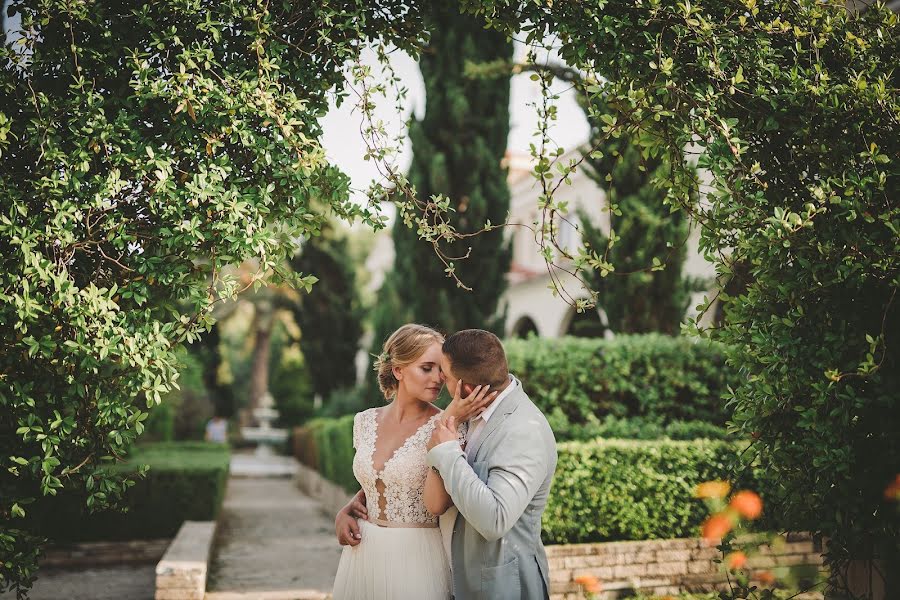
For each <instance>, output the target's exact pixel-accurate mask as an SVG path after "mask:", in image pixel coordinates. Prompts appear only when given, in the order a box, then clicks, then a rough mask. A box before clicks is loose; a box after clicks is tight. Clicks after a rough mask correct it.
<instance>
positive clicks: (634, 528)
mask: <svg viewBox="0 0 900 600" xmlns="http://www.w3.org/2000/svg"><path fill="white" fill-rule="evenodd" d="M558 449H559V463H558V465H557V468H556V477H555V479H554V482H553V488H552V490H551V493H550V499H549V502H548V504H547V511H546V512H545V513H544V521H543V525H544V532H543V539H544V541H545V542H547V543H551V544H564V543H578V542H602V541H613V540H646V539H656V538H676V537H693V536H696V535H697V534H698V529H699V526H700V524H701V523H702V521H703V519H704V518H705V517H706V516H707V515H706V508H705V506H704V505H703V504H702V503H700V502H698V501H697V500H695V499H694V491H695V488H696V486H697V484H699V483H702V482H704V481H709V480H715V479H732V474H733V473H732V470H731V465H732V464H734V463H735V462H736V460H737V456H738V450H737V447H736V445H735V444H733V443H728V442H722V441H710V440H694V441H691V442H683V441H631V440H607V441H594V442H587V443H581V442H568V443H564V444H559V446H558ZM736 485H739V486H740V487H752V488H753V489H757V490H759V489H760V484H759V482H756V481H754V480H753V478H752V477H745V478H743V480H741V481H738V482H737V484H736Z"/></svg>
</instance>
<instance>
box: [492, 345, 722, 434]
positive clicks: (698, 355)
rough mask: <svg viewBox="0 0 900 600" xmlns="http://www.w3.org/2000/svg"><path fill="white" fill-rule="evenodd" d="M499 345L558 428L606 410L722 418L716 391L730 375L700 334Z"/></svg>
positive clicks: (597, 418) (717, 350) (664, 418)
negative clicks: (697, 337)
mask: <svg viewBox="0 0 900 600" xmlns="http://www.w3.org/2000/svg"><path fill="white" fill-rule="evenodd" d="M505 345H506V352H507V357H508V359H509V366H510V370H511V371H512V372H513V373H514V374H516V376H518V377H519V378H521V379H522V381H523V384H524V386H525V390H526V391H527V392H528V394H529V396H530V397H531V399H532V400H533V401H534V402H535V403H536V404H537V405H538V406H539V407H540V408H541V409H542V410H543V411H544V413H545V414H546V415H547V418H548V420H549V421H550V425H551V426H552V427H553V428H554V431H558V432H561V433H562V434H565V433H566V432H567V431H568V430H569V428H570V426H571V425H590V424H599V423H600V422H601V421H602V420H603V419H604V418H605V417H606V416H607V415H612V416H615V417H643V418H648V419H652V420H658V421H659V422H661V423H664V424H665V423H670V422H673V421H678V420H684V421H706V422H708V423H714V424H717V425H723V424H724V423H725V421H726V418H727V415H728V412H727V410H726V409H725V404H724V402H723V401H722V400H721V398H722V395H723V394H725V393H726V392H727V390H728V387H729V385H732V384H734V383H735V382H736V380H737V375H736V374H735V373H734V371H733V370H730V369H728V368H726V367H725V360H724V355H723V351H722V348H721V346H719V345H716V344H712V343H709V342H706V341H693V340H690V339H686V338H674V337H668V336H663V335H659V334H646V335H622V336H617V337H616V338H613V339H611V340H605V339H580V338H561V339H542V338H530V339H527V340H509V341H507V342H506V344H505Z"/></svg>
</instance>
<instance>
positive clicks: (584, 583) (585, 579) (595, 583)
mask: <svg viewBox="0 0 900 600" xmlns="http://www.w3.org/2000/svg"><path fill="white" fill-rule="evenodd" d="M575 583H577V584H578V585H580V586H581V587H583V588H584V591H586V592H588V593H589V594H599V593H600V590H601V589H602V586H601V585H600V580H599V579H597V578H596V577H594V576H593V575H579V576H578V577H576V578H575Z"/></svg>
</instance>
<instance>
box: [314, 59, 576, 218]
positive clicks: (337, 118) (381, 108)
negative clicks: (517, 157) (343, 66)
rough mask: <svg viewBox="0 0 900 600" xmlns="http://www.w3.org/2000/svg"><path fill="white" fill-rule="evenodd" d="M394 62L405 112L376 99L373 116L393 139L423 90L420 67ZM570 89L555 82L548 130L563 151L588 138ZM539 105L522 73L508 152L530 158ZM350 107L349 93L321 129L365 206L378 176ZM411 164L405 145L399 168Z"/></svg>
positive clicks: (420, 103)
mask: <svg viewBox="0 0 900 600" xmlns="http://www.w3.org/2000/svg"><path fill="white" fill-rule="evenodd" d="M525 51H526V49H525V47H524V46H523V45H522V44H520V43H516V47H515V60H517V61H522V60H524V57H525ZM392 57H393V60H392V65H393V67H394V70H395V72H396V73H397V75H398V76H399V77H400V78H401V80H402V85H403V86H405V87H406V88H407V89H408V94H407V98H406V112H405V113H404V114H402V115H399V114H397V113H396V111H395V110H394V102H393V101H392V100H391V99H384V98H380V99H379V100H380V102H379V103H378V105H377V106H378V108H377V109H376V115H377V118H379V119H381V120H383V121H384V122H385V125H386V127H387V128H388V129H389V131H390V132H391V133H392V134H396V133H397V132H399V131H400V130H401V128H403V127H404V126H405V125H404V124H405V122H406V120H407V119H408V118H409V115H410V111H412V110H415V111H416V115H417V116H419V117H421V115H422V113H423V111H424V110H425V89H424V85H423V83H422V76H421V74H420V73H419V68H418V65H417V64H416V62H415V61H414V60H413V59H412V58H410V57H409V56H408V55H407V54H405V53H401V52H395V53H394V54H393V55H392ZM366 59H367V60H366V61H365V62H366V63H367V64H370V65H375V64H376V61H375V59H374V55H373V54H372V53H370V54H369V55H368V56H367V57H366ZM568 88H569V84H565V83H561V82H557V83H555V84H554V87H553V88H552V91H553V92H554V93H559V94H560V99H559V100H558V101H556V104H557V106H558V119H557V121H556V124H555V125H554V126H553V128H552V129H551V137H552V138H553V140H554V141H555V142H556V143H557V144H559V145H560V146H562V147H563V148H565V149H566V150H569V149H571V148H573V147H575V146H577V145H579V144H581V143H582V142H584V141H586V140H587V136H588V125H587V121H586V120H585V118H584V114H583V112H582V111H581V109H580V108H579V107H578V104H577V103H576V101H575V95H574V93H573V92H572V91H571V90H569V89H568ZM540 100H541V91H540V86H539V84H538V82H535V81H531V79H530V74H528V73H523V74H520V75H516V76H514V77H513V78H512V83H511V90H510V131H509V143H508V149H509V150H510V152H511V153H512V154H525V155H527V154H528V151H529V150H528V145H529V144H530V143H531V142H532V140H533V136H534V133H535V131H536V129H537V113H536V111H535V107H534V106H532V104H534V103H536V102H539V101H540ZM354 104H355V96H353V94H352V92H351V96H350V97H348V98H347V99H346V100H345V101H344V104H343V105H342V106H340V107H339V108H332V110H331V112H329V113H328V115H327V116H326V117H325V118H324V120H323V123H322V125H323V129H324V136H323V139H322V143H323V145H324V147H325V151H326V153H327V154H328V157H329V158H330V159H331V160H332V161H333V162H334V163H335V164H336V165H337V166H339V167H340V168H341V169H342V170H343V171H344V172H345V173H347V175H349V176H350V178H351V180H352V187H353V190H354V194H353V197H354V199H356V200H357V201H358V202H364V200H365V189H366V188H367V187H368V185H369V183H370V182H371V181H372V179H373V178H376V177H378V170H377V169H376V167H375V165H374V164H373V163H372V162H367V161H365V160H364V159H363V156H364V154H365V144H364V143H363V140H362V135H361V134H360V126H361V124H362V115H361V114H360V113H359V111H356V110H355V109H354ZM410 160H411V154H410V147H409V142H408V141H407V143H406V145H405V147H404V149H403V151H402V153H401V155H400V157H399V160H398V163H397V164H398V166H400V167H401V168H402V169H403V171H406V169H407V168H408V167H409V162H410Z"/></svg>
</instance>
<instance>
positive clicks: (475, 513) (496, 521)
mask: <svg viewBox="0 0 900 600" xmlns="http://www.w3.org/2000/svg"><path fill="white" fill-rule="evenodd" d="M503 450H504V455H505V456H507V457H509V460H503V461H500V462H501V463H503V464H498V465H495V466H492V467H491V469H490V471H489V473H488V478H487V483H485V482H483V481H481V479H479V478H478V475H476V474H475V471H473V470H472V467H470V466H469V463H468V462H467V461H466V456H465V454H464V453H463V451H462V450H461V449H460V447H459V444H457V443H455V442H445V443H442V444H439V445H437V446H435V447H434V448H432V449H431V450H430V451H429V452H428V456H427V462H428V465H429V466H433V467H435V468H436V469H437V470H438V471H439V472H440V474H441V477H442V478H443V479H444V486H445V487H446V489H447V493H448V494H450V497H451V498H452V499H453V503H454V504H455V505H456V507H457V508H458V509H459V512H460V513H461V514H462V515H463V517H465V519H466V521H468V522H469V523H471V524H472V526H473V527H474V528H475V529H476V530H477V531H478V533H480V534H481V535H482V536H484V537H485V539H488V540H497V539H500V538H501V537H503V536H504V535H506V533H507V532H508V531H509V530H510V529H512V526H513V525H514V524H515V523H516V521H518V520H519V517H521V516H522V513H524V512H525V509H526V508H527V507H528V504H529V502H531V499H532V498H534V495H535V494H536V493H537V491H538V488H540V486H541V484H542V483H543V481H544V478H545V477H546V474H547V467H548V459H547V456H546V451H545V449H544V447H543V444H536V443H534V440H531V439H529V438H528V436H527V435H521V434H520V435H516V434H515V433H514V434H513V435H508V436H507V439H506V440H504V442H503Z"/></svg>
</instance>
